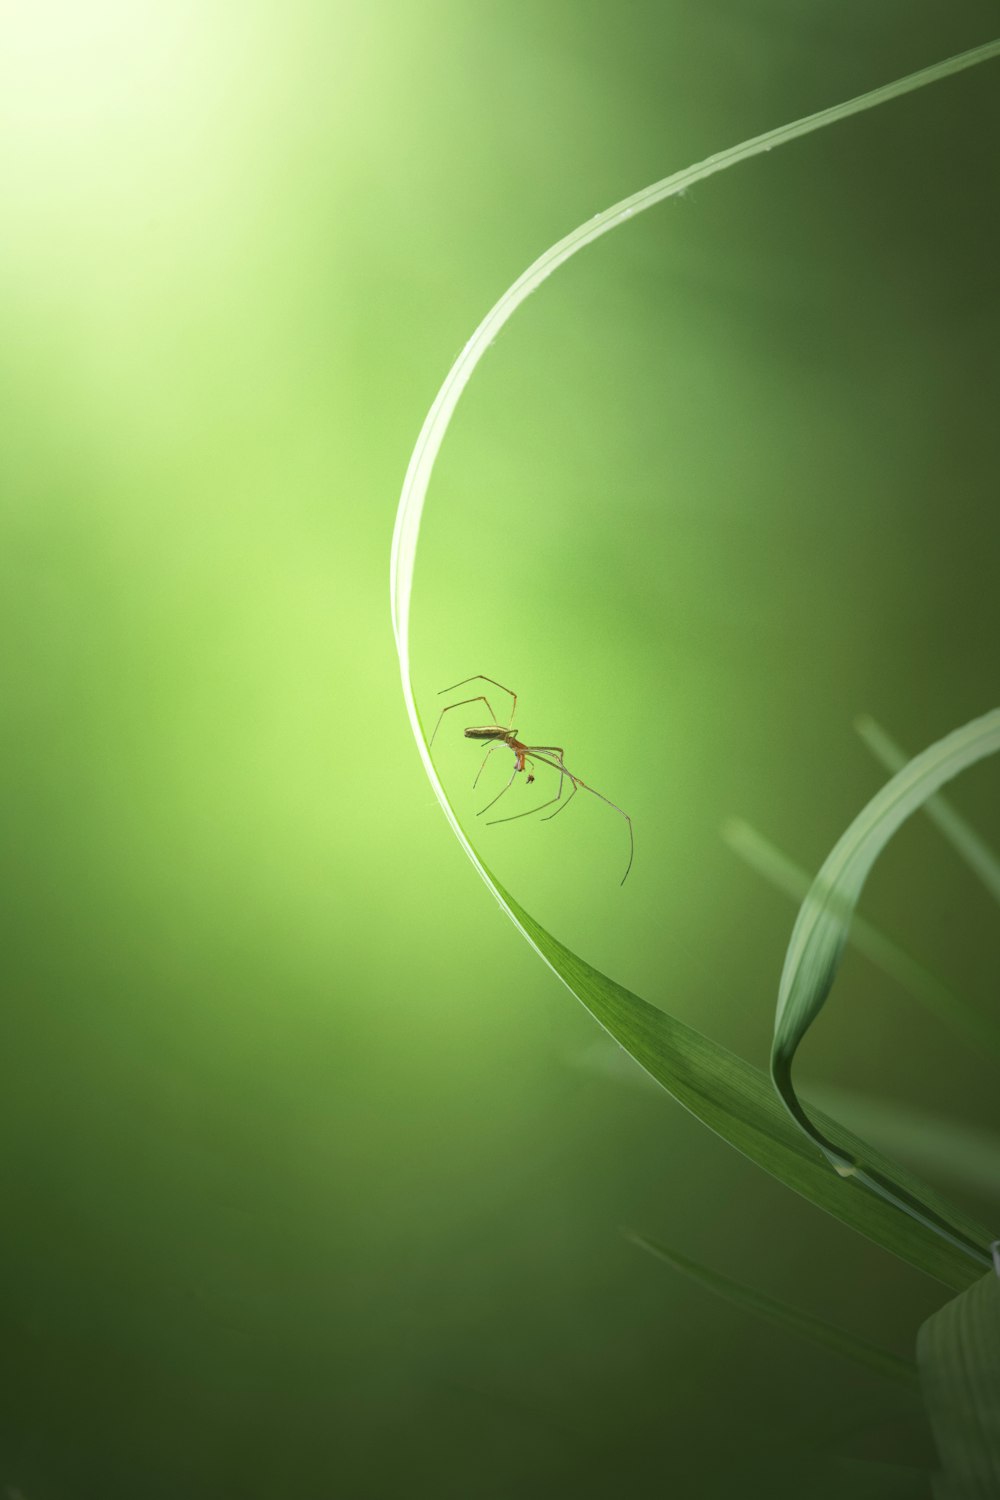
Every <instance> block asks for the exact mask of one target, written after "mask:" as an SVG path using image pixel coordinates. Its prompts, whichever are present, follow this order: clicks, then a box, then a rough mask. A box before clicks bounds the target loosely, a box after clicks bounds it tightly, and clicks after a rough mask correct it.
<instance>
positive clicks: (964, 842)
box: [855, 714, 1000, 901]
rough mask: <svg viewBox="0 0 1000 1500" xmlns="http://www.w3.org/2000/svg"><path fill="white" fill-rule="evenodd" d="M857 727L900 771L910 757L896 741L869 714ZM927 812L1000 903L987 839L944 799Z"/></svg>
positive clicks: (999, 867) (996, 862) (933, 800)
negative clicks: (981, 836)
mask: <svg viewBox="0 0 1000 1500" xmlns="http://www.w3.org/2000/svg"><path fill="white" fill-rule="evenodd" d="M855 728H856V729H857V731H858V734H860V736H861V738H862V739H863V740H864V742H865V744H866V745H867V746H868V748H869V750H870V751H871V752H872V754H873V755H874V756H875V758H876V759H877V760H880V761H881V762H882V764H883V765H884V766H885V767H886V768H887V770H889V771H899V770H901V769H902V767H903V766H905V765H906V762H907V761H908V760H909V756H908V755H907V754H906V752H905V750H901V749H900V747H899V746H898V745H897V744H896V742H895V740H893V739H892V738H890V736H889V735H887V734H886V732H885V730H884V729H883V728H882V727H881V726H880V725H879V724H876V722H875V720H874V719H873V718H871V717H870V715H868V714H863V715H862V717H861V718H859V719H858V720H856V722H855ZM924 812H925V813H926V814H927V816H928V817H929V818H930V819H931V821H932V822H933V823H936V824H937V826H938V828H939V829H940V830H941V832H942V833H943V834H944V836H945V838H946V839H947V840H948V842H949V843H950V844H951V845H952V846H953V847H954V848H955V849H956V850H957V852H958V853H959V854H960V855H961V856H962V858H963V859H964V860H965V862H966V864H967V865H968V866H969V869H970V870H972V871H973V873H974V874H976V875H978V876H979V879H980V880H981V881H982V882H983V885H984V886H985V887H986V889H987V890H988V891H989V893H990V895H991V896H992V897H993V899H994V900H995V901H1000V858H998V857H997V855H996V854H995V853H994V852H993V850H992V849H991V848H990V846H989V844H987V843H986V841H985V839H982V838H980V836H979V834H978V833H977V832H976V830H975V829H974V828H973V827H972V826H971V825H970V824H969V823H967V822H966V820H965V819H964V818H963V817H962V815H961V813H957V812H956V811H955V809H954V808H953V807H952V805H951V803H950V802H949V801H948V800H947V799H946V798H945V797H930V798H928V800H927V802H926V803H925V804H924Z"/></svg>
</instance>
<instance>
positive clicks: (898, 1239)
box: [390, 40, 1000, 1286]
mask: <svg viewBox="0 0 1000 1500" xmlns="http://www.w3.org/2000/svg"><path fill="white" fill-rule="evenodd" d="M997 56H1000V40H995V41H992V42H988V43H986V44H985V45H984V46H982V47H977V48H974V49H973V50H971V51H969V52H964V53H961V54H960V55H959V56H957V57H953V58H948V59H947V60H946V61H944V62H941V63H936V64H935V65H934V66H933V67H930V68H925V69H923V70H922V71H920V72H918V73H912V74H910V75H909V76H908V77H906V78H902V79H898V80H896V81H895V82H894V83H890V84H887V85H885V86H884V87H883V88H879V89H874V90H873V91H872V92H870V93H868V94H863V95H861V96H859V97H858V98H856V99H850V100H847V101H846V102H844V103H841V104H837V105H834V106H833V107H832V108H830V109H825V110H821V111H819V112H818V113H817V114H813V115H807V116H805V117H804V118H803V119H801V120H796V121H794V122H793V123H791V124H789V125H782V126H779V127H778V128H777V129H776V130H770V131H766V132H765V133H764V134H763V135H759V136H755V137H753V138H752V139H751V140H748V141H743V142H742V143H741V144H739V145H737V146H733V147H731V148H730V149H729V150H726V151H721V152H719V153H718V154H716V155H715V156H711V157H709V158H707V160H705V161H703V162H701V163H698V164H697V165H695V166H692V167H688V168H685V169H684V170H683V171H680V172H676V173H674V174H673V175H672V176H670V177H666V178H664V179H663V180H662V181H660V182H657V183H654V184H653V185H652V186H650V187H648V188H643V189H642V190H641V191H640V192H638V193H634V194H632V195H631V196H630V197H628V198H624V199H622V201H621V202H620V203H617V204H614V205H613V206H612V207H611V208H609V209H607V210H605V212H604V213H601V214H597V215H595V216H594V218H593V219H591V220H589V221H588V222H587V223H586V224H582V225H580V226H579V228H577V229H575V230H573V231H572V233H570V234H568V235H567V236H566V237H565V238H564V239H562V240H560V241H559V242H558V243H557V244H555V245H553V246H552V248H551V249H549V250H547V251H545V253H544V254H543V255H541V256H540V257H539V258H538V260H536V261H535V262H534V263H533V265H531V266H529V267H528V269H527V270H526V271H525V272H524V273H523V274H522V275H521V276H520V277H519V278H518V279H517V281H516V282H515V283H514V285H513V286H512V287H510V289H509V290H508V291H507V292H505V293H504V295H503V296H502V297H501V298H500V301H499V302H498V303H497V304H496V306H495V307H493V308H492V309H491V310H490V311H489V312H488V313H487V315H486V317H485V318H484V319H483V321H482V322H481V323H480V325H479V327H478V328H477V329H476V331H475V333H474V334H473V335H472V337H471V338H470V340H469V342H468V343H467V344H466V346H465V348H464V349H463V350H462V352H461V354H460V355H459V357H458V359H457V360H456V361H455V363H454V365H453V366H452V368H451V370H450V371H449V372H448V375H447V376H446V378H445V381H444V384H443V385H442V387H441V389H440V391H439V392H438V394H437V397H436V398H435V400H434V404H433V405H432V407H431V409H430V411H429V412H428V413H427V416H426V418H425V420H424V424H423V427H422V428H421V430H420V435H419V437H418V438H417V443H416V446H415V448H414V450H413V453H412V455H411V457H410V462H409V465H408V466H407V471H406V476H405V479H404V481H403V489H402V493H401V495H400V500H399V507H398V510H397V513H396V524H395V528H394V531H393V538H392V557H391V562H390V595H391V607H392V624H393V634H394V636H395V640H396V651H397V655H398V657H399V667H400V677H401V681H402V689H403V697H404V700H405V702H406V709H407V714H408V715H409V719H410V724H411V727H412V729H413V734H414V738H415V740H416V743H417V749H418V751H419V753H420V757H421V760H422V761H423V765H424V769H425V771H426V773H427V776H428V779H429V781H430V783H431V786H432V787H433V789H434V793H435V795H436V797H437V799H438V801H439V803H440V804H441V807H442V809H443V810H444V813H445V816H446V817H447V819H448V821H449V823H450V824H451V827H452V830H453V832H454V833H455V836H456V838H457V839H458V840H459V843H460V844H461V845H462V847H463V849H464V850H465V852H466V854H467V855H468V857H469V859H470V860H471V861H472V864H473V865H474V867H475V868H476V870H477V871H478V872H479V875H480V876H481V878H482V879H483V880H484V881H485V883H486V885H487V886H488V888H489V889H490V890H491V891H492V892H493V895H494V896H495V897H496V899H497V901H498V902H499V903H500V905H501V907H502V908H503V909H504V910H505V911H506V912H507V914H508V915H509V916H510V917H511V919H512V920H513V922H514V923H515V925H516V926H518V927H519V928H520V930H521V931H522V933H523V934H524V936H525V937H526V938H527V939H528V941H529V942H530V943H531V944H532V946H533V947H535V949H536V951H537V952H539V954H541V955H542V956H543V957H546V955H545V952H544V951H543V946H542V944H545V945H546V946H547V947H548V950H549V953H550V954H551V955H552V957H551V958H548V957H547V958H546V961H547V962H550V963H551V964H552V967H553V968H554V969H555V972H556V973H557V974H559V975H560V977H561V978H563V979H564V981H565V982H566V984H567V985H568V986H569V988H570V989H571V990H573V991H574V993H576V994H578V995H579V997H580V998H581V999H583V1000H584V1003H585V1004H587V1005H588V1007H589V1008H590V1009H591V1010H592V1012H593V1013H594V1014H595V1015H597V1016H598V1018H599V1019H601V1020H602V1023H603V1024H604V1025H605V1026H606V1027H607V1029H608V1030H609V1031H611V1033H612V1035H617V1036H618V1037H619V1040H622V1041H623V1045H626V1046H627V1047H628V1050H629V1051H631V1052H632V1053H633V1056H635V1057H637V1058H638V1060H639V1061H640V1062H642V1063H643V1066H645V1067H647V1068H649V1071H650V1072H652V1073H653V1076H654V1077H658V1078H660V1081H661V1082H664V1081H665V1079H666V1078H671V1079H673V1085H669V1084H668V1085H667V1086H668V1087H671V1088H672V1092H674V1093H675V1094H676V1096H677V1097H678V1098H682V1102H688V1101H691V1102H690V1104H689V1107H694V1102H695V1101H697V1103H698V1104H699V1106H700V1109H696V1111H695V1112H696V1113H700V1116H701V1118H705V1119H706V1120H707V1121H708V1123H711V1124H712V1127H713V1129H718V1130H719V1131H720V1134H722V1135H723V1136H724V1137H725V1138H726V1139H727V1140H733V1143H734V1144H736V1145H738V1146H739V1147H740V1149H741V1150H745V1151H746V1153H747V1155H750V1156H752V1157H753V1158H754V1159H755V1160H758V1159H759V1160H761V1162H762V1164H764V1165H767V1167H768V1170H770V1171H773V1172H775V1174H776V1175H777V1176H778V1177H780V1178H781V1180H782V1181H785V1182H788V1183H789V1184H790V1185H791V1186H793V1187H796V1188H798V1190H799V1191H801V1192H804V1193H805V1196H807V1197H810V1198H812V1199H813V1201H815V1202H818V1203H820V1204H821V1205H822V1206H823V1207H826V1208H828V1209H829V1211H830V1212H831V1213H835V1214H837V1215H838V1217H840V1218H842V1219H844V1221H845V1222H846V1223H851V1224H853V1225H854V1227H855V1228H858V1229H859V1230H860V1231H861V1232H862V1233H864V1234H868V1235H870V1237H871V1238H872V1239H874V1240H876V1241H877V1242H878V1243H879V1244H883V1245H885V1246H886V1248H888V1249H892V1250H894V1251H895V1252H896V1253H897V1254H899V1255H901V1256H902V1257H903V1258H904V1259H906V1260H909V1261H911V1263H912V1264H914V1265H918V1266H920V1267H921V1268H923V1269H924V1270H926V1271H928V1273H929V1274H930V1275H934V1276H938V1277H940V1279H942V1280H943V1281H945V1282H946V1283H947V1284H949V1285H953V1286H964V1285H965V1284H966V1283H967V1280H968V1277H969V1268H968V1260H967V1256H966V1254H965V1253H963V1249H962V1247H960V1246H956V1245H954V1244H948V1243H945V1242H944V1241H943V1240H936V1239H935V1238H934V1237H933V1236H931V1235H929V1234H927V1232H926V1230H925V1228H924V1227H923V1226H920V1225H917V1226H914V1225H913V1224H912V1223H908V1222H907V1221H906V1220H904V1219H903V1218H901V1216H899V1215H896V1214H892V1213H888V1212H887V1211H886V1208H885V1205H884V1204H882V1203H880V1202H879V1201H878V1200H876V1199H875V1198H873V1197H871V1196H866V1195H864V1194H862V1193H860V1192H859V1191H858V1189H857V1184H856V1183H852V1182H845V1181H843V1180H842V1179H840V1178H837V1177H836V1176H835V1175H834V1174H833V1173H830V1172H828V1171H826V1170H821V1169H822V1168H823V1162H822V1159H821V1158H820V1157H818V1156H817V1154H816V1153H815V1151H814V1150H813V1149H812V1147H811V1146H810V1145H809V1143H808V1142H807V1141H805V1139H804V1138H803V1136H802V1135H801V1133H800V1132H799V1131H797V1130H795V1129H794V1127H791V1128H790V1122H789V1120H788V1118H787V1116H786V1115H785V1114H784V1112H783V1111H782V1110H781V1108H780V1106H778V1105H777V1101H776V1100H775V1098H774V1096H773V1094H772V1092H771V1090H770V1088H769V1087H768V1084H767V1079H766V1077H765V1076H764V1075H763V1074H762V1073H760V1072H759V1071H758V1070H757V1069H752V1068H749V1066H748V1065H747V1064H745V1063H743V1062H742V1061H741V1060H740V1059H738V1058H734V1057H733V1056H732V1054H729V1053H726V1052H725V1051H724V1049H721V1048H718V1047H717V1046H716V1045H715V1044H714V1043H711V1042H709V1041H708V1040H707V1039H706V1038H704V1037H700V1036H699V1035H698V1033H696V1032H693V1031H691V1030H690V1028H681V1027H680V1023H677V1022H672V1021H671V1020H670V1018H669V1017H667V1016H665V1015H664V1014H663V1012H661V1011H657V1010H655V1009H654V1008H653V1007H652V1006H649V1005H646V1003H645V1002H644V1001H642V1000H639V999H638V997H637V996H634V995H630V994H629V992H628V991H626V990H622V989H621V987H620V986H616V985H614V984H613V981H611V980H605V979H604V978H603V976H601V975H598V974H597V973H596V971H595V970H592V969H589V967H588V966H586V965H583V964H582V963H581V961H580V960H579V959H577V958H576V956H575V955H574V954H571V953H569V951H568V950H567V949H564V948H562V947H561V945H560V944H557V943H556V942H555V939H552V938H550V937H549V934H547V933H545V932H544V930H543V929H540V928H537V927H536V926H534V924H531V926H532V927H534V935H532V931H531V928H530V927H529V924H530V919H529V918H528V917H527V914H526V913H524V912H523V911H521V909H520V908H518V907H516V906H515V905H514V904H513V903H512V901H511V899H510V898H509V897H508V896H507V894H506V893H505V892H504V891H502V890H501V889H500V887H499V886H498V885H497V883H496V882H495V881H494V880H493V879H492V877H491V876H490V874H489V873H488V872H487V870H486V868H485V867H484V865H483V864H482V863H481V861H480V860H479V858H478V857H477V855H476V853H475V851H474V849H473V848H472V845H471V844H470V843H469V840H468V839H467V837H466V835H465V833H464V831H463V829H462V827H461V825H460V824H459V822H458V819H457V817H456V816H455V812H454V809H453V808H452V806H451V803H450V802H449V800H448V797H447V795H446V794H445V790H444V787H443V786H442V785H441V781H440V778H439V777H438V775H437V772H436V770H435V768H434V764H433V762H432V760H431V756H430V751H429V749H428V746H427V737H426V735H425V734H424V731H423V726H422V724H421V720H420V714H419V711H418V709H417V705H416V699H415V697H414V692H413V681H412V675H411V671H410V603H411V599H412V594H413V572H414V565H415V561H416V549H417V540H418V537H419V533H420V519H421V516H422V514H423V507H424V501H425V499H426V495H427V488H428V485H429V483H430V478H431V474H432V472H433V468H434V463H435V460H436V459H437V455H438V452H439V451H440V448H441V444H442V442H443V441H444V436H445V433H446V432H447V430H448V425H449V423H450V421H451V418H452V415H453V413H454V411H455V408H456V406H457V404H458V402H459V399H460V398H461V395H462V392H463V391H464V390H465V387H466V386H467V384H468V383H469V380H470V379H471V377H472V374H473V372H474V370H475V369H476V367H477V365H478V364H479V361H480V360H481V359H482V357H483V355H484V354H485V353H486V351H487V349H488V348H489V347H490V345H491V343H492V342H493V341H494V340H495V339H496V338H497V336H498V334H499V333H500V331H501V330H502V328H503V327H504V325H505V324H506V323H507V322H508V320H509V319H510V318H511V317H512V316H513V314H514V313H515V312H516V311H517V309H518V308H519V307H520V306H521V304H522V303H523V302H524V301H525V300H526V299H527V298H528V297H529V296H530V295H531V293H532V292H533V291H535V290H536V289H537V288H538V287H540V286H541V285H542V283H543V282H544V281H545V280H546V279H547V278H548V277H549V276H551V275H552V273H553V271H555V270H557V269H558V267H559V266H561V265H563V264H565V262H566V261H568V260H569V259H570V258H571V257H572V256H573V255H575V254H576V253H577V252H578V251H580V250H582V249H583V248H584V247H585V246H586V245H589V244H592V243H593V242H594V241H595V240H597V239H600V238H601V236H602V235H605V234H608V233H609V232H610V231H611V230H612V229H615V228H616V227H617V226H618V225H620V224H623V223H625V222H627V221H628V220H629V219H631V218H632V217H634V216H635V215H637V214H639V213H642V212H644V211H645V210H646V209H648V208H651V207H652V206H653V205H654V204H655V203H659V202H662V201H663V200H665V199H667V198H670V197H672V196H674V195H676V194H678V193H682V192H683V191H684V190H685V189H686V188H688V187H691V186H693V185H694V184H695V183H698V182H702V181H705V180H707V179H708V178H709V177H712V176H714V175H716V174H717V173H719V172H723V171H725V170H727V169H728V168H730V167H733V166H736V165H738V164H739V163H740V162H743V161H747V160H749V159H750V158H751V157H754V156H759V155H762V154H763V153H765V152H767V151H771V150H773V149H774V148H775V147H777V146H782V145H785V144H787V143H788V142H790V141H793V140H796V139H797V138H799V137H801V136H805V135H808V134H809V133H810V132H812V131H816V130H821V129H823V128H824V127H826V126H827V125H833V124H835V123H837V122H838V121H840V120H844V119H847V118H848V117H849V116H851V115H856V114H861V113H862V112H864V111H865V110H869V109H874V108H876V107H877V106H878V105H881V104H885V103H888V102H889V101H890V100H892V99H896V98H899V97H901V96H902V95H903V94H907V93H911V92H913V91H914V90H916V89H920V88H923V87H924V86H926V85H929V84H932V83H936V82H938V81H939V80H941V79H944V78H948V77H950V76H952V75H954V74H957V73H960V72H961V71H963V70H964V69H965V68H971V67H975V66H976V65H978V64H979V63H983V62H987V61H989V60H991V59H993V58H995V57H997ZM585 993H586V994H587V995H588V996H589V998H585ZM602 1012H603V1013H604V1014H603V1015H602ZM605 1017H606V1019H605ZM616 1028H617V1029H616ZM619 1033H621V1035H619ZM626 1036H628V1037H629V1039H630V1040H629V1041H625V1040H624V1038H625V1037H626ZM684 1038H686V1041H687V1043H688V1044H689V1045H687V1046H686V1047H685V1046H681V1047H680V1049H679V1050H678V1051H677V1052H676V1054H675V1053H674V1050H673V1049H674V1043H675V1040H678V1039H684ZM717 1083H718V1084H719V1085H720V1087H721V1095H720V1098H719V1100H713V1091H714V1089H715V1087H716V1084H717ZM685 1096H686V1097H685ZM969 1233H970V1235H971V1236H972V1241H973V1243H974V1242H975V1240H976V1237H977V1236H978V1237H979V1238H980V1239H982V1234H981V1233H980V1231H979V1230H978V1227H975V1226H973V1227H972V1228H971V1229H970V1231H969Z"/></svg>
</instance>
